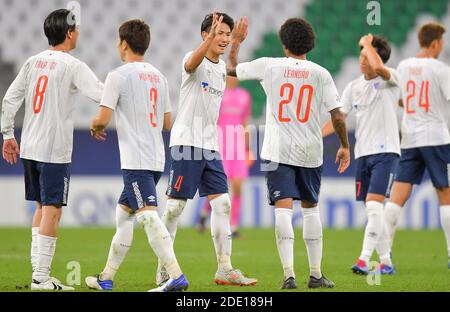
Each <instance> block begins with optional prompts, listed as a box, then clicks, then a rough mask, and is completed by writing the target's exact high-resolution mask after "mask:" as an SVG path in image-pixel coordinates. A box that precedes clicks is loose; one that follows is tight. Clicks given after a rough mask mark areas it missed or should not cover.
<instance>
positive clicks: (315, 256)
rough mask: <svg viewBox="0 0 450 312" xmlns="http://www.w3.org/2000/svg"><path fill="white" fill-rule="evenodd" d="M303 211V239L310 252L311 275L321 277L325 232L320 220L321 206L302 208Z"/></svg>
mask: <svg viewBox="0 0 450 312" xmlns="http://www.w3.org/2000/svg"><path fill="white" fill-rule="evenodd" d="M302 212H303V240H304V241H305V245H306V250H307V252H308V260H309V269H310V274H311V276H313V277H315V278H321V277H322V272H321V269H320V267H321V263H322V248H323V240H322V237H323V234H322V222H321V221H320V213H319V207H315V208H302Z"/></svg>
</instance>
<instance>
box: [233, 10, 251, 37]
mask: <svg viewBox="0 0 450 312" xmlns="http://www.w3.org/2000/svg"><path fill="white" fill-rule="evenodd" d="M247 34H248V18H247V16H244V17H241V19H240V20H239V21H236V22H235V25H234V29H233V32H232V33H231V40H232V41H237V42H238V43H241V42H243V41H244V40H245V38H247Z"/></svg>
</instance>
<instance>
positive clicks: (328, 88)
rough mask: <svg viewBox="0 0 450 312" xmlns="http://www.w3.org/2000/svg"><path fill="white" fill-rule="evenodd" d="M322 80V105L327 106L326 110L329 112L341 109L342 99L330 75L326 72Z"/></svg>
mask: <svg viewBox="0 0 450 312" xmlns="http://www.w3.org/2000/svg"><path fill="white" fill-rule="evenodd" d="M322 79H323V80H322V86H323V89H322V103H323V104H324V105H325V108H326V109H327V111H329V112H331V111H332V110H333V109H336V108H341V107H342V104H341V98H340V96H339V93H338V91H337V89H336V85H335V84H334V81H333V78H332V77H331V75H330V73H329V72H328V71H326V70H325V71H324V74H323V77H322Z"/></svg>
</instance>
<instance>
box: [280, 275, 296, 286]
mask: <svg viewBox="0 0 450 312" xmlns="http://www.w3.org/2000/svg"><path fill="white" fill-rule="evenodd" d="M280 289H297V281H296V280H295V277H292V276H291V277H289V278H288V279H286V280H285V281H284V282H283V285H281V287H280Z"/></svg>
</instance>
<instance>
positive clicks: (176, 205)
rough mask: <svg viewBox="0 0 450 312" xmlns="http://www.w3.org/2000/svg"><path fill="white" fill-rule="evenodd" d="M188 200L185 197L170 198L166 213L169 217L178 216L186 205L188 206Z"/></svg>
mask: <svg viewBox="0 0 450 312" xmlns="http://www.w3.org/2000/svg"><path fill="white" fill-rule="evenodd" d="M186 202H187V201H186V200H185V199H174V198H170V199H168V200H167V207H166V211H165V212H164V215H165V216H166V217H167V218H168V219H174V218H178V217H179V216H180V215H181V213H182V212H183V210H184V207H185V206H186Z"/></svg>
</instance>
